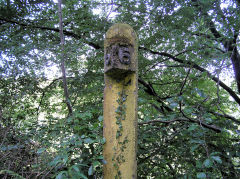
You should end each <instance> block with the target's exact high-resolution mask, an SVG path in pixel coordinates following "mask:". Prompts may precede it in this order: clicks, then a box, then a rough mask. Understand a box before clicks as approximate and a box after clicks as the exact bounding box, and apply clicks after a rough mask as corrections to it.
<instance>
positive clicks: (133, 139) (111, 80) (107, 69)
mask: <svg viewBox="0 0 240 179" xmlns="http://www.w3.org/2000/svg"><path fill="white" fill-rule="evenodd" d="M137 66H138V63H137V35H136V33H135V32H134V30H133V29H132V28H131V27H130V26H129V25H127V24H115V25H113V26H112V27H111V28H110V29H109V30H108V31H107V33H106V39H105V42H104V80H105V89H104V129H103V133H104V137H105V138H106V143H105V145H104V150H103V155H104V159H105V160H106V161H107V163H106V164H105V165H104V178H105V179H113V178H116V179H120V178H123V179H125V178H126V179H130V178H132V179H134V178H137V174H136V173H137V172H136V168H137V163H136V150H137V147H136V145H137V93H138V92H137V90H138V87H137V82H138V79H137V78H138V75H137V74H138V73H137V72H138V69H137Z"/></svg>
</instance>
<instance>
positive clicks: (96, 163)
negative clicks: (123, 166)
mask: <svg viewBox="0 0 240 179" xmlns="http://www.w3.org/2000/svg"><path fill="white" fill-rule="evenodd" d="M92 166H93V168H94V169H96V167H98V166H101V163H100V162H99V161H94V162H93V164H92Z"/></svg>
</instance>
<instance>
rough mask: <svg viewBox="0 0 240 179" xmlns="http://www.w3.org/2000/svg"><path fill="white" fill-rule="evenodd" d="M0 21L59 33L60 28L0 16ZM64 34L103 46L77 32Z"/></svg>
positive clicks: (89, 43) (97, 46)
mask: <svg viewBox="0 0 240 179" xmlns="http://www.w3.org/2000/svg"><path fill="white" fill-rule="evenodd" d="M0 21H3V22H7V23H11V24H17V25H20V26H22V27H29V28H34V29H41V30H50V31H54V32H58V33H59V29H58V28H52V27H44V26H39V25H36V24H35V23H34V22H31V23H22V22H18V21H15V20H11V19H6V18H3V17H0ZM63 34H64V35H66V36H69V37H73V38H75V39H83V40H84V43H86V44H88V45H89V46H91V47H93V48H95V49H101V48H102V47H101V46H100V45H98V44H96V43H93V42H90V41H87V40H85V39H84V37H83V36H81V35H78V34H75V33H74V32H71V31H67V30H63Z"/></svg>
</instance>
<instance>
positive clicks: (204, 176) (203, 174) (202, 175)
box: [197, 172, 207, 178]
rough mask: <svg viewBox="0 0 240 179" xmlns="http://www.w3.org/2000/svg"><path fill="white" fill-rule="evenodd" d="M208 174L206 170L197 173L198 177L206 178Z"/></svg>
mask: <svg viewBox="0 0 240 179" xmlns="http://www.w3.org/2000/svg"><path fill="white" fill-rule="evenodd" d="M206 177H207V176H206V174H205V173H204V172H200V173H197V178H206Z"/></svg>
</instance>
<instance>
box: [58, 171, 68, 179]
mask: <svg viewBox="0 0 240 179" xmlns="http://www.w3.org/2000/svg"><path fill="white" fill-rule="evenodd" d="M67 176H68V173H67V171H61V172H60V173H59V174H58V175H57V176H56V179H67Z"/></svg>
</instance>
